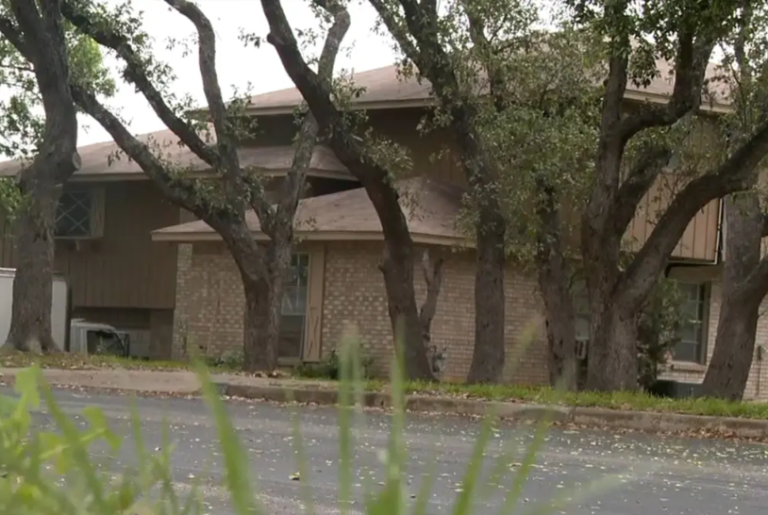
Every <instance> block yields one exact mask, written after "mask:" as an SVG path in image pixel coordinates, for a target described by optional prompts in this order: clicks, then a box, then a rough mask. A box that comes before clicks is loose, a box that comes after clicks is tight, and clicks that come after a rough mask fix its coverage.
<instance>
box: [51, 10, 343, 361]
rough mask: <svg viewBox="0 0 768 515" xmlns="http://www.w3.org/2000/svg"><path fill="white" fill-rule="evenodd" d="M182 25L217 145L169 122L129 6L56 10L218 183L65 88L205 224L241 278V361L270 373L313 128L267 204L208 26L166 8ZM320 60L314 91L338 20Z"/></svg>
mask: <svg viewBox="0 0 768 515" xmlns="http://www.w3.org/2000/svg"><path fill="white" fill-rule="evenodd" d="M166 3H167V4H168V5H169V6H170V7H172V8H173V9H175V10H176V11H177V12H179V13H180V14H181V15H182V16H184V17H185V18H186V19H187V20H189V21H190V22H191V23H192V24H193V25H194V26H195V29H196V31H197V36H198V45H197V47H198V56H199V63H200V74H201V77H202V81H203V88H204V91H205V96H206V100H207V103H208V107H209V114H210V118H211V122H212V125H213V133H214V135H215V143H213V144H208V143H207V142H206V140H205V139H204V136H203V135H201V132H202V131H203V130H202V129H201V128H200V127H199V126H198V124H196V123H195V122H194V121H192V120H188V119H184V118H182V116H181V115H180V114H177V110H176V109H175V108H176V107H179V106H176V105H174V103H173V97H172V96H171V95H170V94H164V93H163V87H164V85H166V84H167V78H168V77H169V76H171V75H172V74H171V72H170V68H168V67H166V66H161V65H159V64H158V63H156V62H155V61H154V59H153V58H152V56H151V53H150V52H149V48H148V47H149V45H148V43H149V37H148V36H147V35H146V34H144V33H143V32H142V31H141V30H140V19H139V18H137V17H136V16H135V15H134V14H133V12H132V11H131V9H130V7H128V6H123V7H121V8H119V9H118V10H117V11H116V12H110V11H109V10H107V9H106V8H105V7H103V6H100V5H91V6H86V5H84V4H82V3H80V2H76V1H74V0H64V1H63V3H62V12H63V13H64V16H65V17H66V19H67V20H69V22H71V23H72V24H73V25H74V26H75V27H77V29H78V30H79V31H81V32H82V33H83V34H85V35H87V36H89V37H91V38H93V40H95V41H96V42H97V43H98V44H99V45H102V46H103V47H106V48H109V49H111V50H113V51H114V52H115V53H116V54H117V55H118V56H119V57H120V59H121V60H122V64H123V65H124V69H123V77H124V79H125V80H126V81H128V82H129V83H131V84H132V85H134V86H135V87H136V89H137V90H138V91H139V92H140V93H141V94H142V95H143V96H144V97H145V98H146V100H147V102H148V103H149V104H150V105H151V106H152V108H153V110H154V111H155V113H156V114H157V115H158V117H159V118H160V119H161V120H162V121H163V123H165V124H166V126H167V127H168V128H169V129H170V130H171V131H172V132H173V133H174V134H175V135H176V136H177V137H178V138H179V140H180V142H181V143H182V144H183V145H185V146H187V147H188V148H189V149H190V150H191V151H192V152H193V153H194V154H195V155H196V156H198V157H199V158H200V159H201V160H202V161H204V162H205V163H207V164H208V166H210V167H211V169H212V170H213V171H214V172H215V173H216V174H217V175H216V177H217V179H218V180H210V179H208V180H205V179H200V180H198V179H192V178H190V177H187V176H185V175H184V173H183V170H178V169H176V168H175V167H174V166H173V164H172V163H169V162H167V160H166V159H164V157H163V155H162V149H158V148H153V147H152V146H151V145H147V144H145V143H142V142H141V141H139V140H138V139H137V138H136V137H134V136H133V135H132V134H131V133H130V132H129V131H128V129H127V128H126V127H125V125H124V124H123V123H122V122H121V121H120V120H119V118H118V117H117V116H115V115H114V114H113V113H112V112H110V111H109V110H108V109H107V108H106V107H105V106H104V105H102V104H101V103H100V102H99V101H98V99H97V98H96V96H95V95H94V94H93V92H92V91H90V90H88V89H87V88H82V87H78V86H77V85H73V86H72V92H73V97H74V99H75V102H76V103H77V105H78V106H79V107H80V108H81V109H82V110H83V111H85V112H86V113H87V114H89V115H90V116H91V117H93V118H94V119H95V120H96V121H97V122H98V123H99V124H101V126H102V127H104V129H105V130H106V131H107V132H109V134H110V135H111V136H112V138H113V139H114V140H115V142H116V143H117V145H118V146H119V147H120V148H121V149H122V150H123V152H125V154H127V155H128V156H130V158H131V159H133V160H134V161H135V162H136V163H137V164H138V165H139V166H140V167H141V168H142V170H143V171H144V172H145V173H146V174H147V175H148V176H149V177H150V178H151V179H152V180H153V181H154V183H155V184H156V185H157V186H158V187H159V189H160V190H161V192H162V193H163V194H164V195H165V196H166V197H167V198H168V199H169V200H170V201H171V202H173V203H174V204H176V205H177V206H180V207H182V208H184V209H186V210H187V211H189V212H191V213H193V214H194V215H195V216H197V217H198V218H199V219H201V220H203V221H205V222H206V223H207V224H208V225H209V226H211V228H213V229H214V230H215V231H216V232H217V233H218V234H219V235H220V236H221V238H222V240H223V241H224V243H225V244H226V246H227V248H228V249H229V251H230V253H231V254H232V257H233V259H234V261H235V264H236V265H237V268H238V270H239V272H240V276H241V279H242V281H243V289H244V292H245V301H246V302H245V306H246V308H245V320H244V356H245V368H246V369H247V370H248V371H251V372H254V371H256V370H258V369H260V368H261V369H267V370H272V369H274V368H275V367H276V365H277V343H278V334H279V328H280V327H279V326H280V316H279V314H280V306H281V302H282V295H283V281H284V277H285V275H286V273H287V270H288V268H289V267H290V261H291V251H292V245H293V219H294V215H295V211H296V208H297V204H298V201H299V198H300V195H301V193H302V191H303V186H304V178H305V174H306V170H307V168H308V166H309V163H310V159H311V157H312V154H313V150H314V146H315V142H316V138H317V133H318V125H317V123H316V122H315V120H314V118H313V117H312V116H311V115H305V116H304V120H303V122H302V125H301V128H300V130H299V134H298V137H297V141H296V153H295V155H294V159H293V163H292V166H291V169H290V171H289V173H288V176H287V178H286V180H285V181H284V183H283V185H282V189H281V192H280V201H279V202H277V204H276V205H271V204H270V203H269V202H268V201H267V199H266V196H265V194H264V189H263V184H262V182H261V181H260V180H259V178H258V177H257V176H256V175H254V174H253V173H251V172H250V171H248V170H244V169H243V168H241V166H240V161H239V158H238V154H237V145H238V141H239V139H240V138H241V137H243V136H247V134H244V132H249V131H252V130H253V126H252V123H251V122H250V121H247V120H246V121H245V122H242V118H243V117H238V116H237V114H238V113H239V112H240V111H239V110H240V109H241V108H242V102H233V103H232V104H230V105H229V106H227V105H226V104H225V102H224V99H223V97H222V92H221V87H220V85H219V80H218V75H217V72H216V35H215V32H214V29H213V26H212V24H211V22H210V20H209V19H208V18H207V17H206V16H205V14H204V13H203V12H202V11H201V10H200V9H199V8H198V7H197V6H196V5H195V4H194V3H192V2H189V1H186V0H166ZM332 22H333V25H332V27H331V28H330V30H329V31H328V35H327V38H326V40H325V43H324V46H323V49H322V54H321V56H320V58H319V61H318V75H317V77H318V78H317V80H318V82H319V83H321V84H323V85H325V87H328V86H329V85H330V83H331V79H332V75H333V68H334V63H335V59H336V55H337V53H338V50H339V46H340V44H341V41H342V39H343V38H344V35H345V34H346V31H347V28H348V27H349V18H348V16H347V15H346V13H338V15H336V16H334V17H333V20H332ZM250 209H252V210H253V211H254V212H255V213H256V215H257V216H258V219H259V221H260V224H261V228H262V231H263V232H264V233H265V234H266V235H267V236H268V237H269V241H268V242H267V243H266V244H264V245H263V246H262V245H261V244H260V243H258V242H257V240H256V239H255V238H254V236H253V234H252V233H251V231H250V229H249V227H248V224H247V223H246V211H247V210H250Z"/></svg>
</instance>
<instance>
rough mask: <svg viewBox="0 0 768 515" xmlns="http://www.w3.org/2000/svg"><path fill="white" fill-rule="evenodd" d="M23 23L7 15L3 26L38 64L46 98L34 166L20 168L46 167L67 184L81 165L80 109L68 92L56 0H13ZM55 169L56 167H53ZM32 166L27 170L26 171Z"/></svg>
mask: <svg viewBox="0 0 768 515" xmlns="http://www.w3.org/2000/svg"><path fill="white" fill-rule="evenodd" d="M10 7H11V12H12V13H13V15H14V17H15V19H16V22H17V23H18V27H15V26H14V24H13V22H12V21H10V20H8V19H6V18H4V19H2V20H1V21H0V31H1V32H2V33H3V35H5V37H6V38H7V39H8V40H9V41H10V42H11V44H12V45H14V47H15V48H16V49H17V50H18V51H19V53H20V54H21V55H22V56H24V58H25V59H27V60H28V61H29V62H30V63H32V65H33V67H34V73H35V79H36V80H37V86H38V89H39V91H40V95H41V97H42V100H43V109H44V111H45V128H44V130H43V137H42V140H41V141H40V142H39V144H38V153H37V155H36V156H35V160H34V162H33V164H32V166H30V167H27V168H26V169H24V170H23V171H22V173H21V178H22V180H23V178H24V176H25V174H26V173H37V172H42V171H43V170H46V169H47V170H46V172H47V173H49V174H51V176H52V179H53V180H54V181H56V182H57V183H63V182H65V181H66V180H67V179H69V177H70V176H71V175H72V174H73V173H74V172H76V171H77V170H78V169H79V168H80V164H81V163H80V156H79V155H78V153H77V111H76V110H75V106H74V103H73V102H72V96H71V94H70V91H69V58H68V55H67V47H66V44H65V39H64V27H63V24H62V20H61V12H60V11H59V6H58V1H57V0H41V1H40V7H41V8H42V11H40V10H38V5H37V3H35V2H30V1H25V0H11V1H10ZM51 168H52V169H51ZM27 171H28V172H27Z"/></svg>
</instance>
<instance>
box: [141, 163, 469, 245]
mask: <svg viewBox="0 0 768 515" xmlns="http://www.w3.org/2000/svg"><path fill="white" fill-rule="evenodd" d="M396 187H397V188H398V190H399V191H400V193H401V200H400V205H401V208H402V209H403V212H404V213H405V215H406V218H407V220H408V227H409V228H410V232H411V236H412V237H413V240H414V241H416V242H417V243H432V244H441V245H456V244H469V242H468V239H467V238H466V236H465V235H464V234H463V233H462V232H461V231H460V229H459V228H458V227H457V226H456V222H457V219H458V216H459V213H460V210H461V205H462V194H463V191H462V190H461V189H460V188H458V187H456V186H453V185H450V184H447V183H445V182H443V181H439V180H436V179H432V178H429V177H416V178H413V179H406V180H402V181H398V182H397V183H396ZM294 220H295V221H294V227H295V234H296V237H297V238H300V239H304V240H323V241H349V240H369V241H370V240H379V241H380V240H382V239H383V235H382V230H381V222H380V221H379V217H378V215H377V214H376V210H375V209H374V207H373V204H372V203H371V201H370V199H369V198H368V194H367V193H366V192H365V189H363V188H356V189H353V190H347V191H342V192H339V193H332V194H329V195H322V196H318V197H310V198H306V199H303V200H301V201H300V202H299V206H298V209H297V211H296V217H295V218H294ZM246 221H247V223H248V227H249V228H250V229H251V231H252V232H254V233H256V236H257V237H261V238H263V239H264V238H266V236H265V235H264V234H262V233H261V232H260V231H261V225H260V224H259V219H258V217H257V216H256V215H255V214H254V213H253V212H249V213H247V215H246ZM152 239H153V240H154V241H174V242H178V243H189V242H196V241H218V240H220V239H221V238H220V237H219V235H218V234H217V233H216V232H215V231H214V230H213V229H211V227H210V226H209V225H208V224H206V223H205V222H203V221H202V220H198V221H194V222H188V223H185V224H181V225H175V226H172V227H166V228H163V229H158V230H156V231H153V232H152Z"/></svg>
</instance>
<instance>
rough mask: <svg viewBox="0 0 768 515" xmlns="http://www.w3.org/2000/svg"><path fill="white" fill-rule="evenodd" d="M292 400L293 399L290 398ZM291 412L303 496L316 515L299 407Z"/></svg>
mask: <svg viewBox="0 0 768 515" xmlns="http://www.w3.org/2000/svg"><path fill="white" fill-rule="evenodd" d="M289 400H292V399H289ZM291 411H292V413H291V426H292V433H293V452H294V454H295V455H296V461H297V466H298V468H299V479H300V481H301V486H300V490H301V496H302V498H303V501H304V507H305V509H306V513H307V514H308V515H315V513H316V511H315V504H314V501H313V499H312V486H311V485H310V483H309V468H308V467H307V463H308V461H307V454H306V452H305V451H304V439H303V438H302V435H301V414H300V413H299V409H298V407H294V408H293V409H292V410H291Z"/></svg>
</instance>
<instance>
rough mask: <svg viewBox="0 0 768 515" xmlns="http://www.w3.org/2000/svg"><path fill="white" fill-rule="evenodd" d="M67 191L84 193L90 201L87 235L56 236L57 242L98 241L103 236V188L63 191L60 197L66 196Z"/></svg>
mask: <svg viewBox="0 0 768 515" xmlns="http://www.w3.org/2000/svg"><path fill="white" fill-rule="evenodd" d="M68 191H86V192H87V193H88V196H89V200H90V214H89V220H88V229H89V232H88V234H77V235H64V234H56V235H55V236H54V238H55V239H57V240H91V239H98V238H101V237H103V236H104V208H105V194H104V188H103V187H98V186H90V187H85V188H73V189H72V190H66V189H65V190H64V192H63V193H62V195H66V194H67V193H68ZM58 214H59V213H58V207H57V209H56V222H57V223H58Z"/></svg>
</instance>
